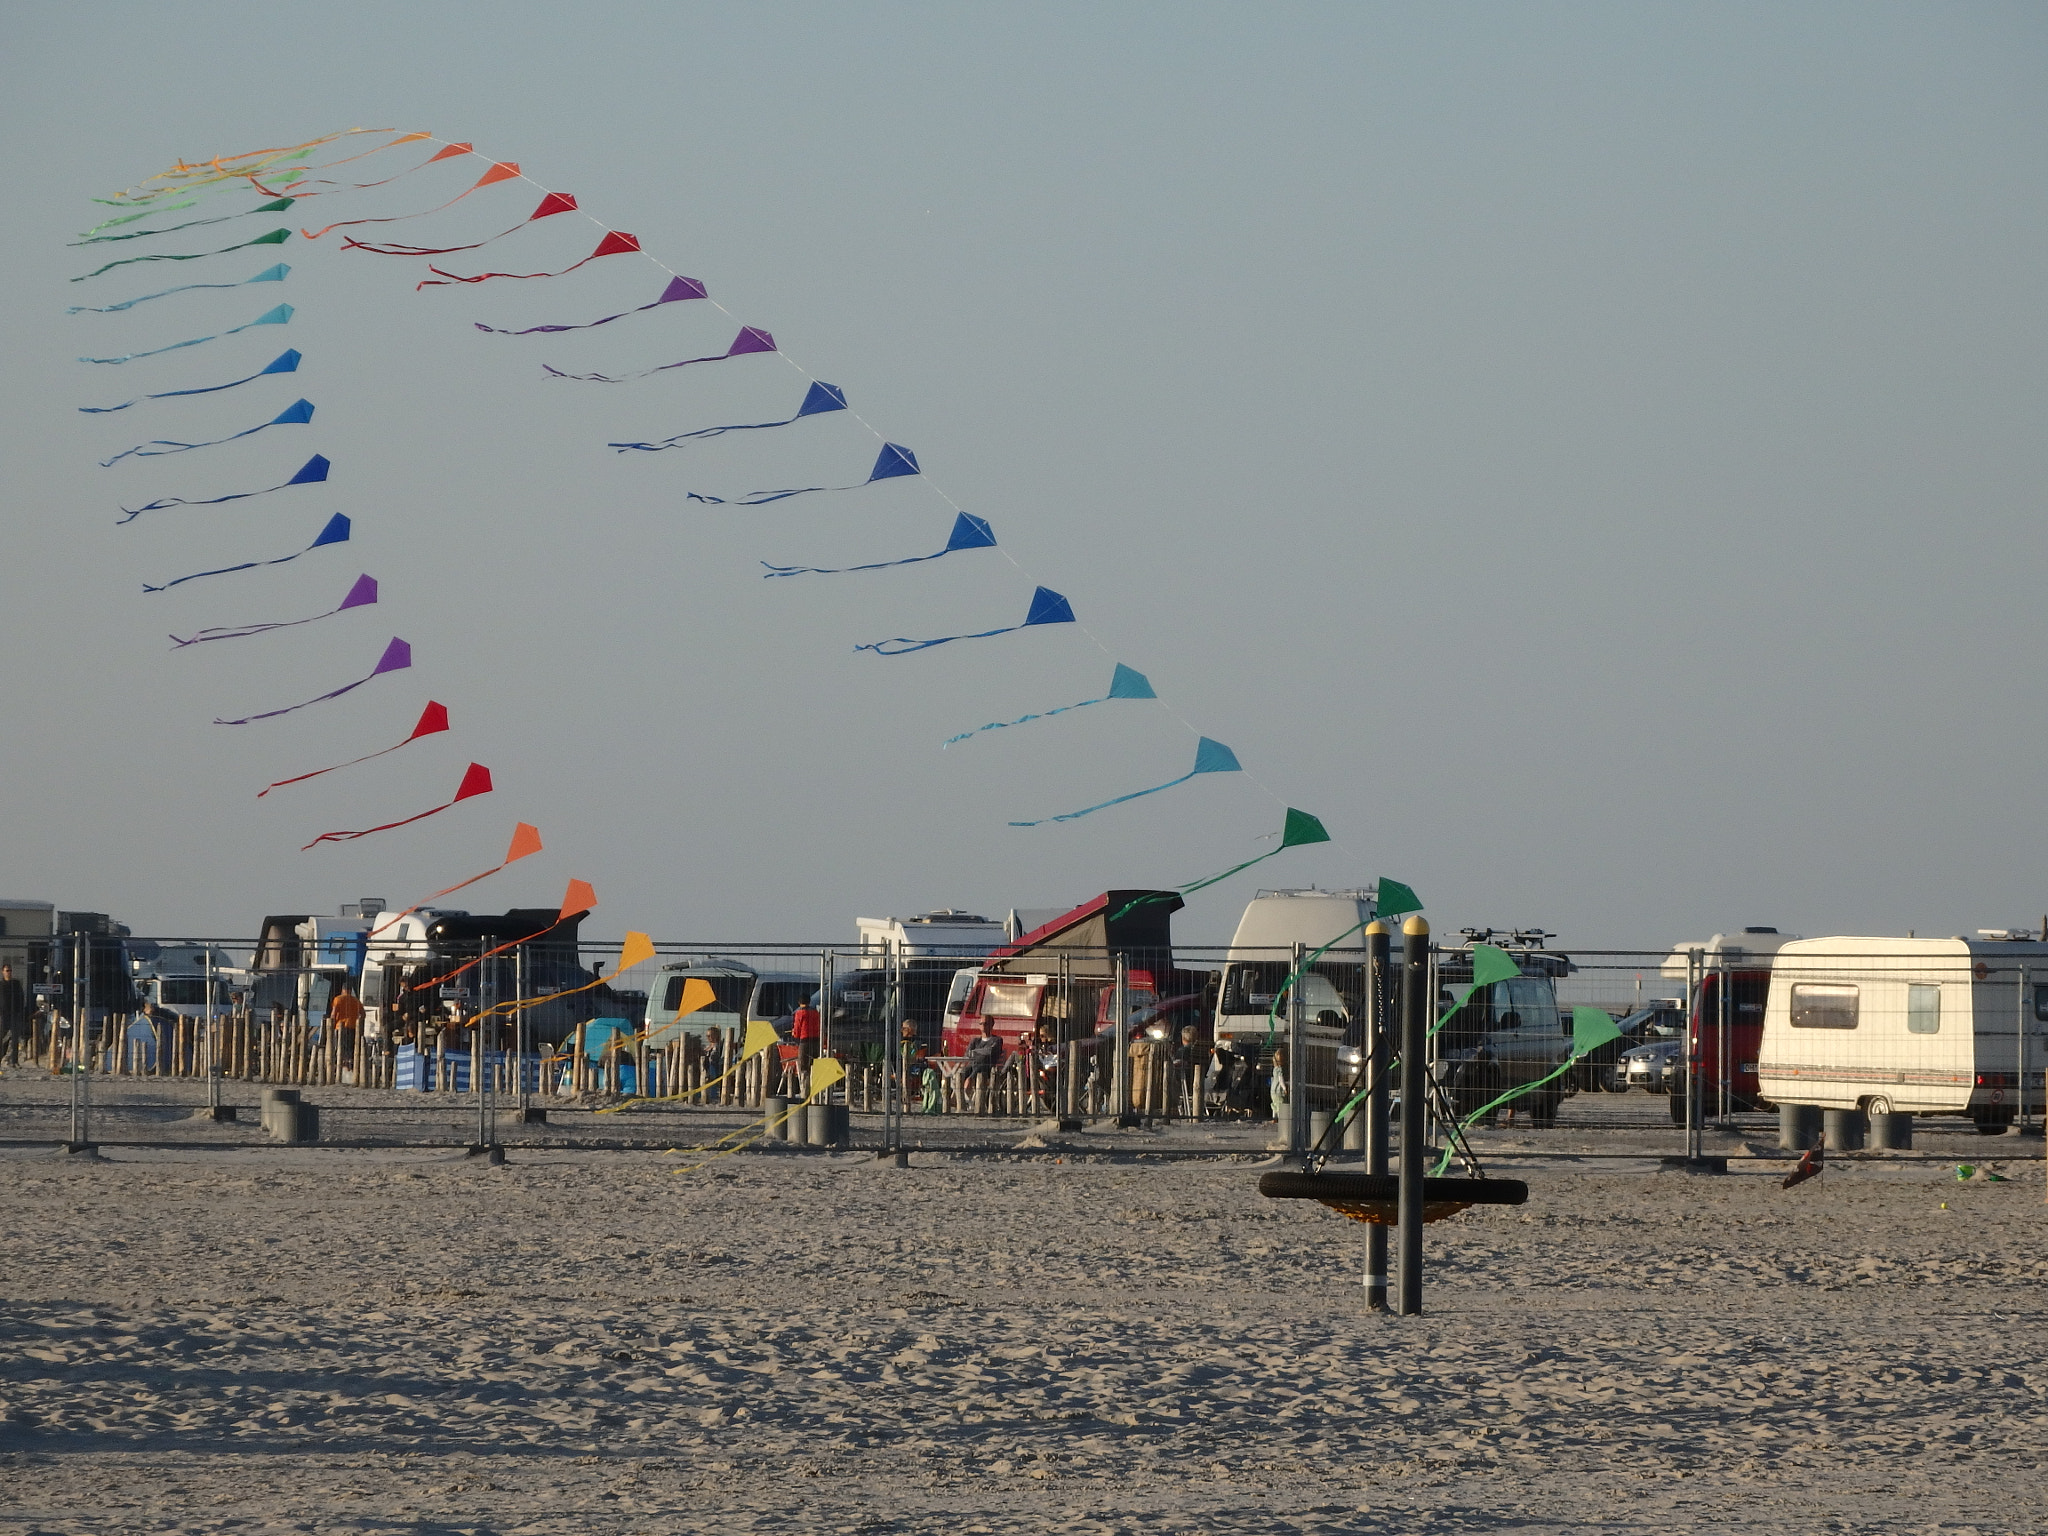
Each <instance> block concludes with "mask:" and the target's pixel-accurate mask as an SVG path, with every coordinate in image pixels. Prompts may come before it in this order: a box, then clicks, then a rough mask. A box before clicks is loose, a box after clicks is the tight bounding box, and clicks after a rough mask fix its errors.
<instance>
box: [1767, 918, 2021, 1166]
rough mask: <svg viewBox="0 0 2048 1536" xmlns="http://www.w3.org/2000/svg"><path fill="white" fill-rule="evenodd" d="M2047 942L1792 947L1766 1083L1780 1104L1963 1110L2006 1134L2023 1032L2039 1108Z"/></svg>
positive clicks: (1784, 954)
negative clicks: (2022, 1032)
mask: <svg viewBox="0 0 2048 1536" xmlns="http://www.w3.org/2000/svg"><path fill="white" fill-rule="evenodd" d="M2044 1020H2048V943H2041V942H2038V941H2033V942H2028V941H2021V942H2014V941H2012V940H2006V939H1965V938H1953V939H1879V938H1850V937H1837V938H1827V939H1797V940H1794V941H1793V942H1791V943H1789V944H1786V945H1784V946H1783V947H1782V948H1780V949H1779V950H1778V953H1777V957H1776V964H1775V965H1774V966H1773V968H1772V971H1771V990H1770V1000H1769V1003H1768V1004H1767V1006H1766V1007H1765V1010H1764V1031H1763V1044H1762V1047H1761V1049H1760V1050H1759V1052H1758V1059H1757V1081H1758V1086H1759V1087H1760V1089H1761V1091H1762V1093H1763V1095H1764V1097H1765V1098H1767V1099H1769V1100H1770V1101H1772V1102H1773V1103H1777V1104H1814V1105H1818V1106H1820V1107H1821V1108H1823V1109H1857V1108H1861V1109H1864V1110H1866V1111H1868V1112H1871V1113H1874V1114H1882V1113H1887V1112H1899V1113H1906V1114H1920V1115H1967V1116H1969V1117H1970V1118H1971V1119H1972V1120H1974V1121H1976V1123H1977V1127H1978V1129H1979V1130H1982V1131H1986V1132H1996V1131H1999V1130H2003V1129H2004V1128H2005V1126H2006V1125H2008V1124H2009V1123H2010V1122H2011V1121H2012V1118H2013V1114H2014V1111H2015V1109H2016V1107H2017V1105H2018V1089H2019V1074H2020V1070H2021V1062H2020V1048H2021V1043H2022V1034H2021V1031H2022V1030H2023V1029H2024V1031H2025V1036H2024V1041H2025V1047H2026V1063H2025V1071H2026V1079H2027V1090H2028V1098H2029V1102H2031V1103H2033V1104H2035V1105H2038V1104H2039V1103H2040V1102H2041V1101H2040V1097H2039V1095H2040V1091H2041V1090H2040V1084H2041V1058H2042V1051H2043V1043H2044V1042H2043V1035H2042V1024H2043V1021H2044Z"/></svg>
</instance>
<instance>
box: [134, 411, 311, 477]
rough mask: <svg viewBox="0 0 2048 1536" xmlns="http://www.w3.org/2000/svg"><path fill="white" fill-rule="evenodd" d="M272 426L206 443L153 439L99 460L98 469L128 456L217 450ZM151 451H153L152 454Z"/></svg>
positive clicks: (140, 456) (157, 456)
mask: <svg viewBox="0 0 2048 1536" xmlns="http://www.w3.org/2000/svg"><path fill="white" fill-rule="evenodd" d="M273 425H275V423H273V422H268V421H266V422H264V423H263V424H262V425H261V426H254V427H251V428H249V430H248V431H247V432H237V433H235V434H234V436H233V437H216V438H215V439H213V441H211V442H207V443H175V442H172V441H171V440H170V439H169V438H167V437H153V438H151V439H150V440H149V441H148V442H146V443H137V444H136V445H135V446H134V447H133V448H127V449H123V450H122V451H121V452H120V453H117V454H115V455H114V456H113V457H112V458H111V459H101V460H100V468H102V469H112V468H113V467H114V466H115V465H116V464H118V463H120V462H121V461H122V460H123V459H125V458H128V457H129V456H130V455H133V456H135V457H138V458H144V459H160V458H163V457H164V456H165V455H166V454H172V453H189V452H191V451H192V450H193V449H194V448H218V447H219V446H220V445H221V444H222V443H232V442H234V441H235V439H236V438H243V437H250V436H253V435H254V434H255V433H258V432H261V431H262V430H263V428H264V427H268V426H273ZM152 449H154V450H155V451H154V452H152V451H151V450H152Z"/></svg>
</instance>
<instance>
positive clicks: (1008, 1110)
mask: <svg viewBox="0 0 2048 1536" xmlns="http://www.w3.org/2000/svg"><path fill="white" fill-rule="evenodd" d="M135 1017H141V1016H140V1015H137V1016H135ZM34 1022H35V1026H36V1027H35V1028H34V1030H33V1033H32V1035H31V1037H30V1038H29V1039H27V1040H25V1041H24V1042H23V1043H24V1046H25V1047H26V1049H25V1050H24V1052H23V1054H24V1055H26V1056H27V1057H28V1058H29V1059H30V1060H31V1061H33V1062H35V1063H36V1064H37V1065H39V1066H42V1067H45V1068H47V1069H48V1070H49V1071H51V1072H53V1073H54V1072H58V1071H61V1070H63V1069H64V1068H65V1067H67V1066H68V1065H69V1064H70V1061H71V1040H70V1034H71V1024H70V1021H69V1020H61V1021H57V1020H52V1019H51V1017H50V1016H49V1015H39V1016H38V1017H37V1019H36V1020H35V1021H34ZM133 1022H134V1020H133V1019H132V1018H129V1017H126V1016H123V1015H118V1014H117V1015H114V1016H113V1017H111V1018H110V1019H108V1020H107V1022H106V1024H105V1026H103V1028H102V1030H101V1031H100V1033H99V1035H98V1037H97V1039H96V1040H95V1043H94V1051H93V1060H92V1062H91V1063H90V1070H91V1071H93V1072H96V1073H102V1074H107V1075H111V1076H116V1077H177V1078H204V1077H205V1076H206V1074H207V1072H208V1070H209V1067H210V1066H212V1067H215V1068H217V1069H218V1071H219V1073H220V1075H221V1076H222V1077H224V1078H227V1079H230V1080H234V1081H240V1082H251V1083H272V1084H284V1085H289V1086H292V1087H322V1086H327V1085H331V1084H351V1085H354V1086H357V1087H363V1088H389V1087H391V1086H393V1079H394V1077H395V1057H394V1056H393V1055H391V1054H387V1053H386V1052H385V1051H384V1050H383V1049H382V1047H381V1043H380V1042H378V1041H375V1040H367V1039H365V1038H364V1037H363V1035H362V1033H361V1032H360V1031H358V1030H337V1029H326V1030H319V1031H315V1030H314V1029H312V1028H311V1027H310V1026H308V1025H306V1024H302V1023H296V1022H293V1021H290V1020H276V1019H270V1018H265V1017H262V1016H252V1015H247V1014H223V1015H221V1016H220V1017H218V1018H216V1019H214V1020H213V1021H211V1024H210V1025H209V1022H208V1021H207V1020H205V1019H198V1018H187V1017H183V1016H179V1017H176V1018H172V1019H166V1020H163V1021H161V1022H159V1023H156V1024H155V1025H154V1026H153V1029H152V1032H151V1035H150V1037H149V1038H146V1039H145V1038H140V1037H138V1036H131V1034H130V1028H129V1026H130V1025H131V1024H132V1023H133ZM209 1029H210V1030H211V1033H212V1039H211V1049H210V1050H209V1041H208V1038H207V1036H208V1031H209ZM618 1039H619V1042H621V1043H622V1044H623V1048H621V1047H620V1045H618V1044H615V1045H612V1046H608V1047H607V1048H606V1049H605V1050H603V1051H601V1052H600V1053H599V1055H598V1056H597V1058H596V1059H594V1060H593V1059H592V1058H591V1057H590V1056H589V1054H588V1053H587V1052H585V1051H583V1050H580V1049H574V1048H566V1047H565V1049H564V1050H563V1051H562V1052H560V1053H559V1054H548V1053H545V1052H544V1053H542V1055H541V1072H540V1089H541V1091H542V1092H543V1093H548V1092H552V1091H553V1090H554V1089H555V1088H556V1087H557V1086H559V1087H560V1088H561V1089H563V1090H565V1091H567V1092H569V1093H573V1094H577V1095H585V1094H588V1095H604V1094H616V1093H622V1092H623V1091H624V1090H625V1088H626V1086H627V1082H628V1073H629V1072H630V1073H633V1074H636V1076H635V1077H634V1079H633V1081H632V1086H633V1088H634V1089H635V1090H636V1091H637V1093H638V1094H639V1095H640V1096H642V1097H650V1098H666V1099H681V1100H685V1101H695V1102H701V1103H717V1104H725V1105H733V1106H744V1107H747V1108H752V1109H759V1108H761V1107H762V1106H763V1104H764V1103H765V1102H766V1100H767V1099H768V1098H769V1097H770V1096H771V1095H774V1094H781V1095H783V1096H786V1097H791V1098H801V1097H802V1096H803V1094H804V1093H805V1092H806V1085H805V1084H804V1081H803V1073H802V1071H801V1070H800V1067H801V1063H800V1060H799V1058H798V1057H797V1056H796V1054H795V1052H794V1050H793V1048H790V1047H781V1048H777V1049H771V1050H768V1051H765V1052H762V1053H760V1054H759V1055H756V1056H755V1057H753V1058H752V1059H751V1060H749V1061H747V1062H745V1063H743V1064H742V1065H741V1066H740V1067H739V1069H738V1070H737V1071H735V1072H733V1073H732V1074H731V1075H730V1076H725V1077H724V1081H723V1082H722V1083H721V1082H719V1081H718V1079H719V1078H720V1077H721V1076H724V1074H723V1072H722V1068H723V1065H724V1058H722V1057H717V1056H707V1054H706V1052H705V1050H704V1045H703V1042H702V1040H701V1039H700V1038H699V1037H697V1036H695V1035H680V1036H677V1037H675V1038H673V1039H671V1040H670V1041H668V1042H667V1043H665V1044H662V1045H659V1046H656V1047H654V1048H652V1049H650V1050H640V1051H634V1050H633V1047H632V1043H631V1040H630V1037H626V1036H620V1037H618ZM572 1045H573V1037H572ZM425 1054H426V1057H427V1069H426V1072H425V1082H426V1086H427V1087H428V1089H429V1090H430V1091H431V1090H434V1089H452V1088H453V1087H454V1085H455V1082H456V1081H457V1079H456V1075H455V1072H454V1066H455V1064H456V1062H458V1061H461V1062H465V1063H466V1062H468V1061H469V1059H470V1050H469V1047H468V1046H467V1045H466V1044H462V1045H454V1046H450V1047H447V1048H435V1047H429V1049H428V1051H427V1052H426V1053H425ZM1065 1054H1066V1060H1065V1063H1064V1066H1065V1069H1066V1070H1065V1071H1064V1072H1063V1073H1060V1074H1054V1073H1050V1072H1042V1071H1041V1070H1040V1063H1039V1061H1038V1059H1037V1057H1036V1056H1035V1055H1033V1054H1030V1053H1016V1052H1013V1053H1012V1054H1011V1055H1010V1056H1009V1057H1008V1058H1007V1059H1006V1060H1004V1061H1003V1062H1002V1064H1001V1065H1000V1066H998V1067H997V1068H996V1069H995V1070H994V1071H993V1072H991V1073H987V1074H983V1075H981V1076H979V1077H974V1078H970V1077H968V1076H967V1075H966V1073H965V1072H964V1071H963V1070H962V1066H963V1062H962V1059H961V1058H958V1057H945V1058H940V1057H934V1058H927V1059H926V1061H925V1063H924V1064H923V1069H920V1070H918V1071H915V1072H914V1073H913V1075H912V1078H911V1081H909V1082H907V1083H905V1084H904V1085H903V1096H904V1108H905V1110H906V1111H907V1112H910V1113H917V1112H919V1111H923V1112H926V1113H933V1114H982V1115H1011V1116H1024V1115H1033V1114H1055V1113H1057V1114H1068V1115H1083V1116H1088V1115H1098V1114H1104V1113H1108V1112H1110V1111H1111V1109H1112V1105H1111V1103H1110V1099H1111V1090H1112V1085H1111V1084H1110V1083H1109V1082H1108V1081H1106V1080H1105V1078H1104V1075H1103V1074H1102V1073H1100V1072H1094V1071H1091V1070H1090V1068H1091V1067H1092V1066H1093V1065H1094V1047H1093V1045H1092V1044H1091V1043H1089V1042H1084V1041H1072V1042H1069V1043H1068V1045H1067V1046H1066V1048H1065ZM640 1057H644V1058H645V1060H644V1062H643V1061H641V1060H639V1059H636V1058H640ZM487 1063H488V1065H487V1070H488V1071H489V1072H490V1076H489V1078H487V1080H486V1081H487V1086H489V1087H490V1089H491V1091H493V1092H495V1093H500V1094H507V1093H512V1092H516V1091H517V1084H516V1083H515V1082H514V1081H513V1079H512V1064H511V1062H510V1061H509V1059H507V1057H506V1056H505V1055H504V1054H503V1053H498V1054H497V1055H496V1056H495V1058H494V1059H493V1058H487ZM643 1066H644V1067H645V1069H646V1071H645V1081H644V1082H642V1081H639V1080H638V1076H637V1074H638V1073H639V1072H640V1070H641V1068H642V1067H643ZM1207 1075H1208V1074H1207V1071H1206V1069H1205V1067H1204V1066H1202V1065H1199V1064H1198V1065H1196V1066H1194V1067H1192V1068H1190V1066H1189V1065H1188V1064H1186V1063H1185V1062H1183V1061H1181V1060H1178V1059H1176V1058H1175V1056H1174V1054H1173V1053H1172V1052H1171V1051H1170V1050H1169V1049H1168V1048H1167V1045H1166V1042H1163V1041H1153V1040H1149V1039H1143V1038H1141V1039H1138V1040H1134V1041H1133V1042H1131V1048H1130V1107H1131V1109H1132V1111H1133V1112H1134V1113H1137V1114H1141V1115H1145V1116H1148V1117H1151V1118H1176V1117H1182V1116H1188V1117H1195V1118H1199V1117H1200V1116H1201V1115H1202V1113H1203V1099H1204V1097H1205V1090H1206V1087H1207V1083H1206V1078H1207ZM468 1077H469V1072H468V1070H467V1068H466V1067H465V1070H464V1071H463V1074H462V1080H463V1081H464V1082H467V1080H468ZM707 1085H714V1086H712V1087H711V1091H710V1093H709V1094H707V1093H706V1092H705V1090H706V1088H707ZM845 1093H846V1098H847V1102H848V1103H850V1104H852V1105H854V1106H855V1107H857V1108H859V1109H861V1110H864V1111H868V1110H879V1109H881V1107H882V1103H883V1097H884V1093H885V1089H884V1084H883V1069H882V1067H881V1066H880V1065H879V1064H867V1065H852V1066H850V1067H849V1069H848V1072H847V1078H846V1087H845Z"/></svg>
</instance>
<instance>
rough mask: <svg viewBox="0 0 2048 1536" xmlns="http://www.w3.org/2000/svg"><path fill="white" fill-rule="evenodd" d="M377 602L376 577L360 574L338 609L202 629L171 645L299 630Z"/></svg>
mask: <svg viewBox="0 0 2048 1536" xmlns="http://www.w3.org/2000/svg"><path fill="white" fill-rule="evenodd" d="M376 601H377V580H376V578H375V577H373V576H358V577H357V578H356V579H355V584H354V585H353V586H351V587H350V588H349V589H348V594H347V595H346V596H345V597H343V598H342V600H341V606H340V607H339V608H330V609H328V610H327V612H325V613H316V614H314V615H313V616H312V617H311V618H306V619H282V620H279V621H278V622H277V623H275V624H238V625H233V626H229V627H226V628H220V629H202V630H200V631H198V632H197V633H196V634H194V635H193V636H192V637H191V638H190V639H186V640H180V639H179V638H178V637H177V636H176V635H173V636H171V644H172V645H173V646H176V647H178V648H179V649H181V650H182V649H183V648H184V647H186V646H188V645H203V644H205V642H207V641H208V640H246V639H248V638H249V636H251V635H267V634H269V633H270V632H271V631H272V630H273V629H296V628H298V627H299V625H301V624H316V623H318V622H319V621H320V620H322V619H331V618H333V617H334V616H335V615H336V614H337V613H347V612H348V611H349V609H351V608H368V607H370V606H371V605H372V604H374V603H375V602H376Z"/></svg>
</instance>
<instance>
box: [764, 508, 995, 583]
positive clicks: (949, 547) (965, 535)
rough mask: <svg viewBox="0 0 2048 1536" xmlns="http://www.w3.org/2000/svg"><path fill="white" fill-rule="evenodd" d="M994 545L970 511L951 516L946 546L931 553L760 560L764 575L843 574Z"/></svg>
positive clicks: (991, 533) (987, 530)
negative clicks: (835, 560) (826, 562)
mask: <svg viewBox="0 0 2048 1536" xmlns="http://www.w3.org/2000/svg"><path fill="white" fill-rule="evenodd" d="M995 547H996V534H995V530H994V529H993V528H991V527H989V525H988V522H987V520H986V519H984V518H979V517H976V516H975V515H974V514H973V513H971V512H962V513H960V514H959V515H958V516H957V517H955V518H954V519H953V532H952V534H951V535H950V536H949V537H948V538H947V540H946V547H945V548H944V549H942V550H940V551H939V552H938V554H935V555H912V556H910V557H909V558H908V559H905V560H878V561H876V562H875V563H874V564H872V565H840V566H829V567H828V566H817V565H768V562H767V561H766V560H763V561H762V562H761V563H762V564H763V565H768V576H843V575H845V574H846V573H847V572H848V571H881V570H887V569H888V568H889V567H890V566H892V565H916V564H918V563H919V562H920V561H924V560H936V559H938V558H939V556H940V555H951V554H957V553H958V552H959V551H961V550H963V549H994V548H995ZM768 576H764V577H762V578H761V579H762V580H763V581H766V580H767V579H768Z"/></svg>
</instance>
